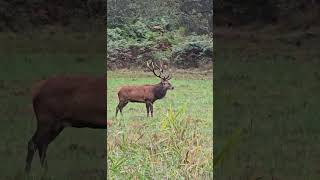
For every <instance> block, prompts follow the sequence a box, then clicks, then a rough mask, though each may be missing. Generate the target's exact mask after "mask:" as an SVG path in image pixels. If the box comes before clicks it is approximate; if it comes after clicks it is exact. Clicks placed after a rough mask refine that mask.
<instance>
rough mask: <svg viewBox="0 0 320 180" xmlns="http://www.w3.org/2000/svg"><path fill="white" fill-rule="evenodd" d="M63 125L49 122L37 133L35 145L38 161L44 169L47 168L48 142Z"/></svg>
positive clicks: (60, 130)
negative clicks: (49, 123) (37, 151)
mask: <svg viewBox="0 0 320 180" xmlns="http://www.w3.org/2000/svg"><path fill="white" fill-rule="evenodd" d="M63 128H64V127H63V126H62V125H60V123H58V124H51V125H47V126H46V127H43V129H42V131H41V133H39V137H38V141H37V146H38V150H39V157H40V163H41V166H42V167H43V168H45V170H46V169H47V168H48V164H47V160H46V155H47V149H48V146H49V144H50V143H51V142H52V141H53V140H54V139H55V138H56V137H57V136H58V135H59V134H60V133H61V132H62V130H63Z"/></svg>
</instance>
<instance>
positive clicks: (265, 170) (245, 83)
mask: <svg viewBox="0 0 320 180" xmlns="http://www.w3.org/2000/svg"><path fill="white" fill-rule="evenodd" d="M318 32H319V31H317V30H315V29H314V30H312V29H311V30H310V32H308V33H309V35H308V33H307V32H290V33H288V32H285V33H279V32H278V31H270V30H268V31H266V32H260V33H257V32H256V31H255V32H250V31H247V30H243V31H242V32H240V30H239V32H230V33H229V34H227V32H223V31H219V30H217V40H216V42H217V44H216V46H215V50H216V52H217V53H216V59H217V61H216V64H215V67H216V68H215V72H214V77H215V79H214V85H215V87H217V88H215V102H216V103H215V111H214V112H215V113H214V119H215V126H214V137H215V149H217V150H218V151H219V150H221V149H222V147H223V145H224V144H225V143H226V141H227V139H228V138H229V137H230V135H231V134H232V133H233V132H234V131H235V130H236V129H238V128H241V129H243V134H242V136H241V138H240V139H238V142H237V144H236V146H233V147H232V150H231V151H229V154H227V155H226V156H225V157H224V161H223V162H222V163H221V164H219V165H218V167H217V169H216V171H215V178H216V179H219V180H226V179H228V180H231V179H235V180H248V179H280V180H281V179H291V180H299V179H305V180H316V179H319V177H320V173H319V166H318V165H319V157H320V153H319V148H320V145H319V139H320V133H319V132H320V126H319V118H320V111H319V110H318V109H319V107H320V94H319V92H320V84H319V80H320V74H319V67H320V64H319V57H320V54H319V51H318V48H317V42H319V36H315V37H313V38H310V36H311V35H310V34H316V33H318ZM275 34H276V35H275ZM297 42H300V43H297Z"/></svg>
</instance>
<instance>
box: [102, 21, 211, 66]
mask: <svg viewBox="0 0 320 180" xmlns="http://www.w3.org/2000/svg"><path fill="white" fill-rule="evenodd" d="M154 25H160V26H161V27H164V29H165V30H164V33H161V32H157V31H154V30H152V28H151V27H152V26H154ZM167 26H168V23H167V21H166V20H165V19H164V18H159V19H158V20H156V21H151V20H144V19H141V18H140V19H138V20H137V21H135V22H134V23H133V24H131V25H124V26H122V27H121V28H119V27H115V28H108V29H107V46H108V48H107V67H108V69H119V68H120V69H121V68H131V67H142V66H144V64H145V62H146V61H149V60H153V61H167V63H168V64H171V65H172V66H175V67H178V68H184V69H186V68H201V67H210V66H208V63H209V64H212V57H213V42H212V37H210V36H208V35H201V36H200V35H189V36H187V35H186V30H185V29H184V28H178V29H176V30H172V31H169V30H167V29H166V28H165V27H167ZM203 65H205V66H203Z"/></svg>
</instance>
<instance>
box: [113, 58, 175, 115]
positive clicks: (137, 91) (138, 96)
mask: <svg viewBox="0 0 320 180" xmlns="http://www.w3.org/2000/svg"><path fill="white" fill-rule="evenodd" d="M147 67H148V68H149V69H150V70H151V71H152V72H153V74H154V75H155V76H156V77H159V78H160V79H161V82H160V83H158V84H155V85H142V86H124V87H122V88H121V89H120V90H119V92H118V98H119V104H118V106H117V108H116V117H117V115H118V111H120V113H121V115H122V109H123V108H124V107H125V106H126V105H127V104H128V103H129V102H136V103H145V104H146V109H147V117H149V112H150V113H151V117H153V103H154V102H155V101H156V100H158V99H162V98H163V97H165V95H166V93H167V90H169V89H170V90H173V89H174V87H173V86H172V85H171V84H170V82H169V80H170V79H171V76H170V75H167V76H164V75H163V68H162V67H159V66H158V65H156V64H154V63H153V62H151V66H150V64H149V63H147ZM155 68H157V69H158V70H159V74H157V73H156V69H155Z"/></svg>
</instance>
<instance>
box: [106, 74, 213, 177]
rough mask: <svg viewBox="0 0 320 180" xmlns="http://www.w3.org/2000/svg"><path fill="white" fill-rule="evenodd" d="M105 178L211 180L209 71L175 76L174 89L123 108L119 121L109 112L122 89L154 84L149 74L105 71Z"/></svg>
mask: <svg viewBox="0 0 320 180" xmlns="http://www.w3.org/2000/svg"><path fill="white" fill-rule="evenodd" d="M107 80H108V87H107V94H108V102H107V109H108V111H107V116H108V120H112V121H113V125H112V127H111V128H108V138H107V153H108V157H107V159H108V164H107V165H108V179H164V178H165V179H183V178H185V179H212V178H213V171H212V170H213V164H212V160H213V149H212V145H213V139H212V135H213V131H212V128H213V122H212V118H213V94H212V93H213V81H212V72H211V73H210V72H208V73H207V72H200V71H198V72H196V71H190V72H186V71H176V72H174V73H173V78H172V79H171V80H170V82H171V84H172V85H173V86H174V87H175V89H174V90H172V91H168V92H167V95H166V97H165V98H164V99H161V100H158V101H156V102H155V103H154V108H153V109H154V117H153V118H151V117H150V118H147V116H146V115H147V114H146V107H145V104H139V103H129V104H128V105H127V106H126V107H125V108H124V109H123V116H121V114H120V113H119V114H118V117H117V119H116V118H115V110H116V106H117V104H118V97H117V91H118V89H119V88H120V87H121V86H124V85H143V84H156V83H159V82H160V80H159V79H158V78H157V77H155V76H153V74H152V73H151V72H142V71H124V70H123V71H119V70H118V71H108V77H107Z"/></svg>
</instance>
